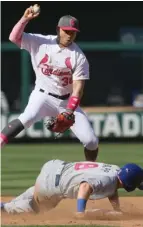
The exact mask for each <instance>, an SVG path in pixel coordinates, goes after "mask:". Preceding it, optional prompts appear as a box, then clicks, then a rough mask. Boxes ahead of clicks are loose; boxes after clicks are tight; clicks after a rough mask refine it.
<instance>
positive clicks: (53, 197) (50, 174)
mask: <svg viewBox="0 0 143 227" xmlns="http://www.w3.org/2000/svg"><path fill="white" fill-rule="evenodd" d="M54 166H55V167H56V168H54ZM58 166H59V168H58ZM60 168H61V169H62V168H63V166H62V164H61V161H59V160H51V161H49V162H47V163H45V164H44V166H43V167H42V169H41V172H40V174H39V176H38V177H37V179H36V183H35V188H34V196H33V200H32V207H33V209H34V210H35V212H39V211H40V210H43V209H44V210H45V209H46V210H47V211H49V210H51V209H53V208H55V207H56V206H57V205H58V203H59V202H60V201H61V199H62V197H61V196H59V192H60V190H58V188H55V180H56V169H58V170H59V169H60ZM57 192H58V193H57Z"/></svg>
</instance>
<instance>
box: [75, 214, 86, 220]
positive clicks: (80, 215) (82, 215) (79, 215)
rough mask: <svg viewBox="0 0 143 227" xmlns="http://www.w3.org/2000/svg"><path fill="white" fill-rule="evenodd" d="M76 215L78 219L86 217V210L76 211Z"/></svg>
mask: <svg viewBox="0 0 143 227" xmlns="http://www.w3.org/2000/svg"><path fill="white" fill-rule="evenodd" d="M74 217H75V218H76V219H84V218H85V212H76V213H75V215H74Z"/></svg>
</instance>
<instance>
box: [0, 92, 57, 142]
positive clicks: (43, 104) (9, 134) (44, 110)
mask: <svg viewBox="0 0 143 227" xmlns="http://www.w3.org/2000/svg"><path fill="white" fill-rule="evenodd" d="M56 113H57V112H56V108H54V105H53V102H52V100H51V98H50V96H48V95H47V94H45V93H41V92H40V91H39V90H38V89H35V90H34V91H33V92H32V93H31V95H30V98H29V102H28V105H27V107H26V108H25V110H24V112H23V113H22V114H21V115H20V116H19V117H18V119H15V120H13V121H11V122H9V123H8V125H7V126H6V127H5V128H4V129H3V130H2V132H1V135H0V142H1V146H3V145H4V144H5V143H8V141H10V140H11V139H13V138H14V137H16V136H17V135H18V134H19V133H20V132H21V131H22V130H23V129H24V128H28V127H30V126H31V125H32V124H34V123H35V122H37V121H39V120H41V119H42V118H44V117H45V116H54V114H56Z"/></svg>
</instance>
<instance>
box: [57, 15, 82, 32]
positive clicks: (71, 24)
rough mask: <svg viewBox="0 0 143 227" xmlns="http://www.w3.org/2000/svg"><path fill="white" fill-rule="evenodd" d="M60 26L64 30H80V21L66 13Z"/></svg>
mask: <svg viewBox="0 0 143 227" xmlns="http://www.w3.org/2000/svg"><path fill="white" fill-rule="evenodd" d="M58 27H59V28H61V29H63V30H68V31H76V32H79V22H78V20H77V19H76V18H75V17H72V16H70V15H66V16H63V17H61V18H60V20H59V22H58Z"/></svg>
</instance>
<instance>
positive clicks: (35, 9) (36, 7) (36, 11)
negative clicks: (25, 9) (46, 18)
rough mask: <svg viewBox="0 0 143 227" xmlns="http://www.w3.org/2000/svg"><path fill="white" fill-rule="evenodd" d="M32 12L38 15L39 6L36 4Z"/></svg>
mask: <svg viewBox="0 0 143 227" xmlns="http://www.w3.org/2000/svg"><path fill="white" fill-rule="evenodd" d="M33 12H34V13H35V14H36V13H40V6H38V5H37V4H36V5H34V6H33Z"/></svg>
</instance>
